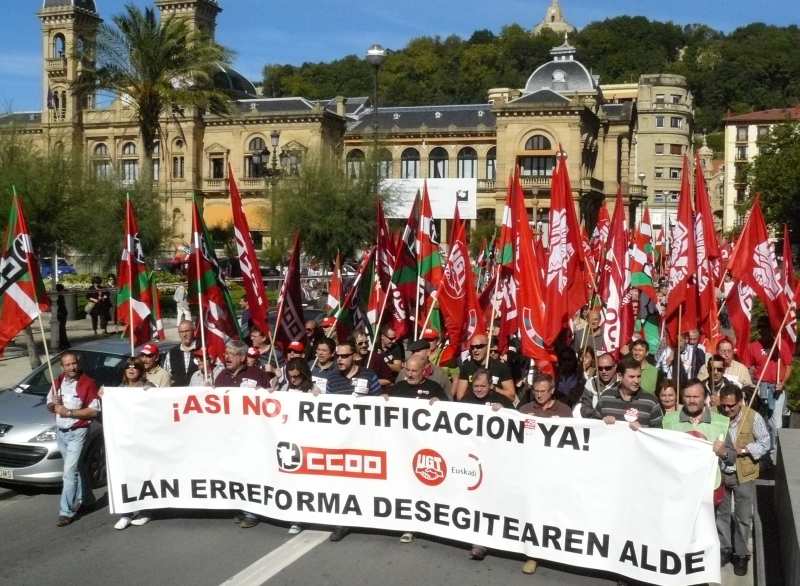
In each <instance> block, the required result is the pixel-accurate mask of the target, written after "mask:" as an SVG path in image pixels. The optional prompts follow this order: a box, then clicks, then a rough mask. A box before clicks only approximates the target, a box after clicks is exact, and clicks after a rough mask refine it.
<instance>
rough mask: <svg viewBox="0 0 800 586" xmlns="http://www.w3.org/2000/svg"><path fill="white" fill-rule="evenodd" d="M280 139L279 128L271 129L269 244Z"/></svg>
mask: <svg viewBox="0 0 800 586" xmlns="http://www.w3.org/2000/svg"><path fill="white" fill-rule="evenodd" d="M280 139H281V133H280V131H279V130H273V131H272V132H271V133H270V135H269V140H270V144H272V170H271V172H270V173H269V175H270V194H271V197H270V206H269V207H270V210H269V211H270V224H269V231H270V242H271V244H275V206H276V203H277V202H276V195H275V186H276V183H277V181H278V141H280Z"/></svg>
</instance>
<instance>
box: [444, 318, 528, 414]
mask: <svg viewBox="0 0 800 586" xmlns="http://www.w3.org/2000/svg"><path fill="white" fill-rule="evenodd" d="M488 352H489V339H488V338H487V336H486V334H476V335H474V336H472V339H471V340H470V342H469V354H470V357H469V359H467V360H465V361H464V362H462V363H461V366H460V367H459V369H458V379H457V380H456V381H455V383H454V384H453V397H454V398H455V400H457V401H466V400H470V399H472V398H474V394H473V392H472V376H473V374H475V371H477V370H478V369H479V368H485V365H486V356H487V354H488ZM487 370H488V371H489V375H490V377H491V380H490V383H491V386H492V389H493V390H495V391H496V392H497V394H499V395H502V396H503V397H505V398H506V400H507V401H509V402H511V403H516V402H517V394H516V392H515V390H514V380H513V379H512V377H511V370H510V369H509V368H508V366H507V365H506V364H504V363H503V362H500V361H499V360H496V359H493V358H490V359H489V368H488V369H487Z"/></svg>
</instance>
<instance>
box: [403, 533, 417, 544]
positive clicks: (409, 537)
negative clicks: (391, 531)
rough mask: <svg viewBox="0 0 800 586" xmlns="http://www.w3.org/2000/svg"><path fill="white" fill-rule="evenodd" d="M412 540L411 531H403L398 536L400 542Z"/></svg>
mask: <svg viewBox="0 0 800 586" xmlns="http://www.w3.org/2000/svg"><path fill="white" fill-rule="evenodd" d="M412 541H414V534H413V533H403V534H402V535H401V536H400V543H411V542H412Z"/></svg>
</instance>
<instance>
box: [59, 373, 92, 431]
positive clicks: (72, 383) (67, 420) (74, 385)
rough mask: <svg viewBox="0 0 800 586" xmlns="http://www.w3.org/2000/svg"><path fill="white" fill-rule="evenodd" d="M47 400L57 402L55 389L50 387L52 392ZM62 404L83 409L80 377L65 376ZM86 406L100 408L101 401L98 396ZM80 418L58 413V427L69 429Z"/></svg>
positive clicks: (62, 384) (69, 407) (62, 382)
mask: <svg viewBox="0 0 800 586" xmlns="http://www.w3.org/2000/svg"><path fill="white" fill-rule="evenodd" d="M47 402H48V403H55V402H56V397H55V395H54V394H53V389H52V388H51V389H50V393H48V395H47ZM61 404H62V405H64V407H66V408H67V409H83V408H84V404H83V402H82V401H81V398H80V397H79V396H78V379H71V378H68V377H66V376H65V377H64V380H62V381H61ZM85 407H91V408H92V409H96V410H98V411H99V410H100V401H98V400H97V398H95V399H94V401H92V402H91V403H89V404H88V405H85ZM78 421H79V419H78V418H77V417H62V416H61V415H56V427H58V428H59V429H69V428H70V427H72V426H73V425H75V424H76V423H78Z"/></svg>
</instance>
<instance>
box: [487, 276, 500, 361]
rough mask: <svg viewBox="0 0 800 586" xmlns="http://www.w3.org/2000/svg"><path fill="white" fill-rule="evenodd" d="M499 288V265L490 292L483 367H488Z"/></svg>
mask: <svg viewBox="0 0 800 586" xmlns="http://www.w3.org/2000/svg"><path fill="white" fill-rule="evenodd" d="M499 290H500V267H498V270H497V278H496V279H495V280H494V293H492V317H491V319H490V320H489V348H488V349H487V350H486V361H485V362H484V365H483V366H484V368H489V358H490V357H491V355H492V353H491V352H490V351H489V350H491V348H492V332H493V331H494V318H495V315H496V314H497V305H496V304H497V292H498V291H499Z"/></svg>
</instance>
